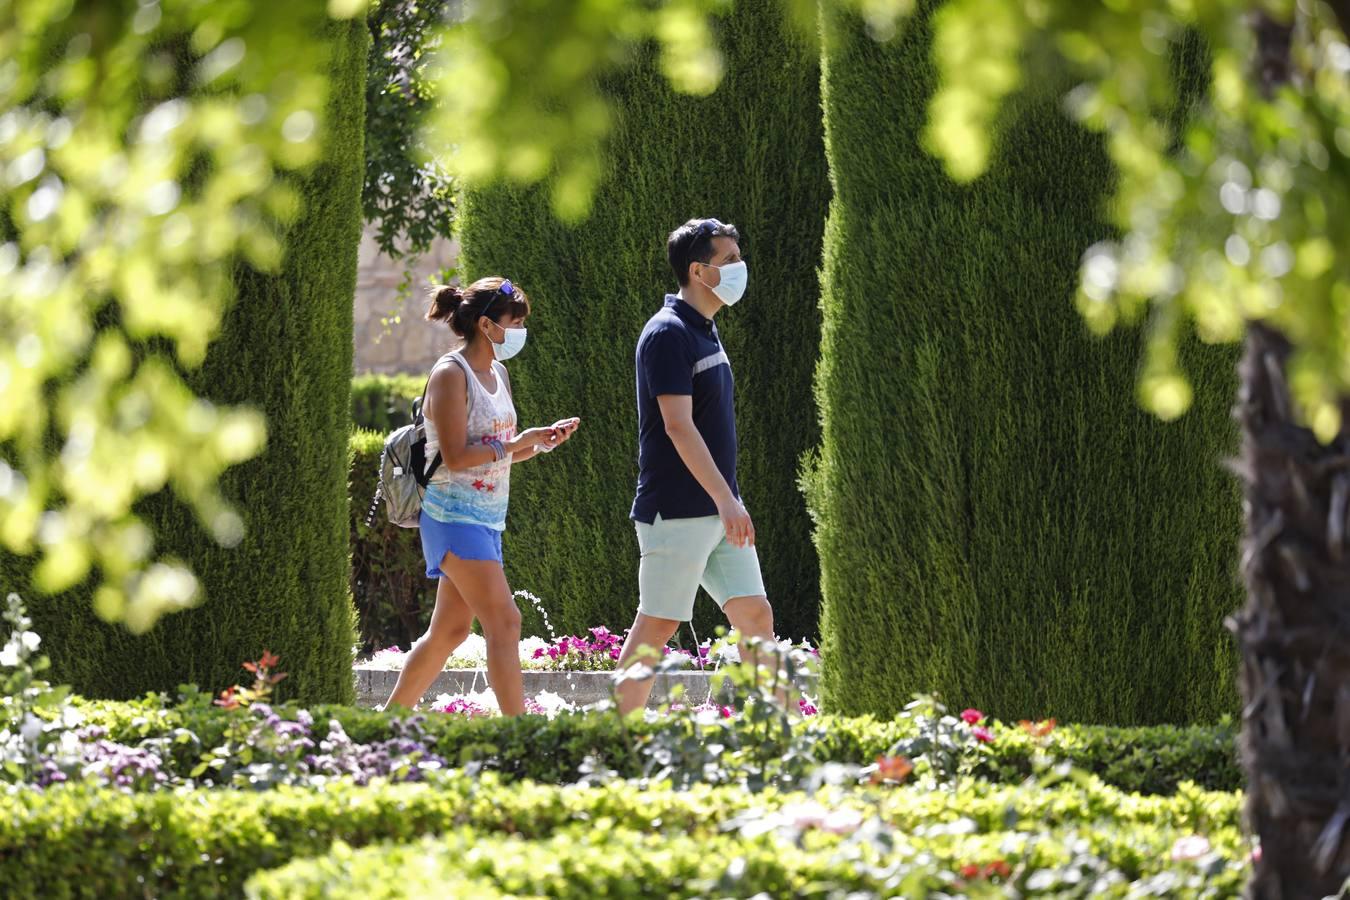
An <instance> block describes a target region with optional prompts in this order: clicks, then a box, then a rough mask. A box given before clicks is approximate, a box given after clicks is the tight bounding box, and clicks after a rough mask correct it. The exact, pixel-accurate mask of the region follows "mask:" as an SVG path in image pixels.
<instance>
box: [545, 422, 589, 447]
mask: <svg viewBox="0 0 1350 900" xmlns="http://www.w3.org/2000/svg"><path fill="white" fill-rule="evenodd" d="M580 426H581V419H579V418H577V417H576V416H573V417H572V418H570V419H559V420H558V421H557V422H554V423H553V424H552V425H551V426H550V427H549V431H550V432H552V433H553V435H554V438H555V440H554V441H553V443H552V444H551V445H546V446H548V447H549V449H550V450H551V449H553V447H557V446H558V445H559V444H565V443H567V441H568V440H569V439H570V438H571V437H572V435H574V434H576V433H577V428H579V427H580Z"/></svg>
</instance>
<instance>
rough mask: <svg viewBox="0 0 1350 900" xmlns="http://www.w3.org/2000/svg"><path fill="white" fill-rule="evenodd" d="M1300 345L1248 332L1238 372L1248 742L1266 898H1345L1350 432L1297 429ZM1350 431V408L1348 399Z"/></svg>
mask: <svg viewBox="0 0 1350 900" xmlns="http://www.w3.org/2000/svg"><path fill="white" fill-rule="evenodd" d="M1289 354H1290V345H1289V342H1288V340H1286V339H1285V337H1284V336H1283V335H1282V334H1280V333H1279V332H1278V331H1276V330H1274V329H1272V328H1270V327H1268V326H1265V325H1259V324H1256V325H1252V326H1251V327H1250V328H1249V330H1248V335H1247V347H1246V353H1245V355H1244V356H1243V359H1242V362H1241V364H1240V365H1239V377H1240V384H1239V389H1238V403H1237V406H1236V407H1235V409H1234V416H1235V417H1236V418H1237V420H1238V422H1239V423H1240V425H1241V429H1242V455H1241V459H1240V460H1239V461H1238V462H1237V463H1236V464H1235V468H1236V470H1237V471H1238V474H1239V476H1240V477H1241V478H1242V480H1243V482H1244V495H1245V498H1246V500H1245V503H1244V504H1243V505H1244V510H1245V514H1246V520H1247V521H1246V537H1245V538H1244V541H1243V552H1242V572H1243V577H1244V578H1245V580H1246V584H1247V603H1246V606H1245V607H1244V608H1243V609H1242V611H1241V612H1240V613H1239V614H1238V615H1237V616H1236V617H1235V618H1234V619H1233V620H1230V622H1229V626H1230V627H1231V628H1232V630H1233V631H1234V633H1235V634H1236V635H1237V640H1238V645H1239V649H1240V652H1241V656H1242V663H1241V676H1240V678H1241V685H1240V686H1241V690H1242V698H1243V703H1244V709H1243V714H1242V736H1241V741H1240V746H1241V753H1242V760H1243V765H1244V767H1245V768H1246V770H1247V777H1248V797H1247V820H1248V827H1249V828H1250V829H1251V830H1252V831H1253V832H1254V833H1255V834H1256V835H1258V836H1259V838H1260V840H1261V853H1260V856H1259V858H1258V861H1257V862H1256V866H1255V872H1254V875H1253V878H1252V881H1251V883H1250V884H1249V886H1248V896H1249V897H1252V898H1260V900H1306V898H1320V897H1325V896H1335V895H1337V894H1338V893H1339V892H1340V889H1341V885H1342V884H1343V883H1344V882H1345V881H1346V878H1347V877H1350V852H1348V848H1347V837H1350V828H1347V827H1346V826H1347V824H1350V546H1348V545H1347V540H1346V518H1347V516H1346V514H1347V504H1350V434H1348V433H1347V431H1346V430H1344V428H1343V429H1342V431H1341V433H1340V434H1338V435H1337V436H1336V439H1335V440H1334V441H1333V442H1332V443H1331V444H1330V445H1327V446H1324V445H1322V444H1321V443H1319V442H1318V441H1317V439H1316V438H1315V437H1314V436H1313V434H1312V432H1311V431H1309V430H1308V429H1307V428H1304V427H1303V426H1301V425H1299V424H1298V423H1297V422H1296V421H1295V419H1294V407H1293V404H1292V403H1291V400H1290V395H1289V386H1288V382H1287V380H1286V376H1285V372H1286V363H1287V361H1288V358H1289ZM1342 416H1343V421H1345V422H1350V404H1347V403H1344V402H1343V403H1342Z"/></svg>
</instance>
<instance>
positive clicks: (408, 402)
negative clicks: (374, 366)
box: [352, 374, 426, 435]
mask: <svg viewBox="0 0 1350 900" xmlns="http://www.w3.org/2000/svg"><path fill="white" fill-rule="evenodd" d="M425 384H426V376H425V375H374V374H366V375H357V376H356V377H355V378H353V379H352V427H353V428H357V429H362V428H364V429H367V430H369V431H375V432H379V433H380V434H381V435H386V434H388V433H389V432H391V431H393V430H394V429H396V428H402V427H403V426H404V425H407V424H408V423H409V422H410V421H412V401H413V400H414V399H416V398H418V397H420V396H422V387H423V386H424V385H425Z"/></svg>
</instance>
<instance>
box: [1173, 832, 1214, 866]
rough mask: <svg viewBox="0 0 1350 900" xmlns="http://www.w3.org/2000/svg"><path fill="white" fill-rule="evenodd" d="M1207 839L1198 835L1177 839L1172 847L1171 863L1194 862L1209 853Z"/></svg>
mask: <svg viewBox="0 0 1350 900" xmlns="http://www.w3.org/2000/svg"><path fill="white" fill-rule="evenodd" d="M1209 850H1210V844H1209V839H1208V838H1206V837H1205V836H1204V835H1200V834H1188V835H1186V836H1185V837H1180V838H1177V841H1176V843H1175V844H1173V845H1172V862H1194V861H1195V860H1197V859H1200V858H1202V857H1204V856H1206V855H1207V854H1208V853H1209Z"/></svg>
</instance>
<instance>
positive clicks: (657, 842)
mask: <svg viewBox="0 0 1350 900" xmlns="http://www.w3.org/2000/svg"><path fill="white" fill-rule="evenodd" d="M1226 799H1227V800H1228V801H1230V802H1229V803H1228V804H1227V805H1228V806H1229V807H1230V808H1231V814H1230V815H1229V817H1228V819H1227V821H1226V822H1222V823H1219V822H1213V821H1205V822H1204V823H1203V827H1204V828H1205V829H1206V831H1207V833H1208V838H1207V839H1208V841H1209V845H1210V847H1211V852H1212V853H1213V856H1211V857H1210V859H1209V860H1207V862H1206V864H1205V866H1204V867H1203V868H1202V867H1201V866H1198V865H1196V864H1195V863H1193V862H1189V861H1174V860H1172V859H1171V857H1170V851H1171V849H1172V847H1173V846H1174V845H1175V843H1176V841H1177V840H1178V839H1179V838H1181V837H1185V836H1188V835H1190V834H1191V829H1192V828H1194V827H1196V825H1198V824H1200V823H1196V824H1191V823H1187V825H1185V826H1183V827H1181V828H1170V827H1167V826H1165V825H1161V824H1158V823H1156V822H1148V823H1147V824H1144V823H1141V822H1138V821H1125V822H1121V821H1113V820H1105V821H1103V820H1101V819H1098V820H1092V821H1091V824H1090V825H1089V823H1088V822H1086V821H1085V822H1080V823H1075V824H1076V825H1077V826H1078V827H1074V825H1067V826H1064V827H1060V828H1056V829H1053V830H1051V829H1048V828H1047V829H1045V830H1040V829H1039V828H1038V829H1037V830H1038V831H1039V833H1037V834H1035V835H1034V836H1032V835H1031V834H1029V833H1028V832H1026V831H1021V830H1019V829H1018V828H1016V827H1015V826H1010V825H1008V824H1007V822H1006V820H1005V819H999V820H996V824H994V825H993V827H992V828H991V830H989V831H980V832H978V833H976V834H971V835H964V834H952V833H950V832H946V833H944V829H943V828H942V827H940V826H941V824H942V823H944V822H945V821H947V820H945V819H941V818H934V819H919V820H918V821H915V822H913V823H906V824H912V826H916V827H917V828H919V829H920V831H919V833H918V836H910V835H911V834H912V832H906V831H905V830H904V828H905V826H900V827H899V830H900V833H902V834H905V835H906V839H905V843H904V844H903V845H901V846H895V845H894V844H892V845H890V846H886V845H884V844H882V843H881V841H880V840H878V841H877V843H875V844H871V845H867V844H862V845H859V844H857V843H856V842H855V843H848V842H847V839H846V838H843V837H840V836H836V835H833V834H830V833H828V830H829V829H830V828H838V827H839V826H838V825H833V826H829V825H827V826H826V829H825V832H827V833H821V832H813V831H811V830H810V829H808V830H807V832H806V834H805V835H804V837H803V839H801V840H799V841H798V840H793V839H792V837H790V836H788V835H784V834H781V833H778V832H776V831H774V830H767V831H758V832H747V831H742V832H741V833H739V834H738V833H735V832H732V833H730V834H727V833H717V832H710V833H698V832H695V833H692V834H690V833H686V832H676V831H673V830H672V829H671V828H670V826H669V825H668V824H666V823H664V822H662V823H661V826H660V827H661V830H660V831H653V830H649V829H648V828H647V827H646V826H645V823H644V825H640V826H638V827H636V828H634V827H621V826H616V825H614V824H612V823H610V822H606V827H605V828H603V829H597V828H595V827H594V826H593V825H590V824H579V825H574V826H572V827H569V828H565V829H562V830H560V831H558V832H557V833H555V834H553V835H551V836H549V837H548V838H547V839H544V840H529V839H527V838H525V837H523V836H522V835H519V834H509V835H500V834H488V835H485V834H484V833H483V832H481V831H475V830H473V829H469V828H463V829H459V830H457V831H454V832H451V833H450V834H448V835H445V836H428V837H425V838H423V839H422V840H420V841H417V842H413V843H409V844H402V845H395V846H376V847H368V848H365V849H363V850H352V849H351V848H350V847H349V846H347V845H346V844H342V845H338V846H336V847H335V848H334V849H333V851H332V852H330V853H329V854H327V855H325V856H323V857H320V858H318V859H314V860H309V859H304V860H297V861H296V862H294V863H292V864H291V865H289V866H287V867H285V868H283V869H280V870H278V871H274V872H263V873H259V874H258V875H257V876H255V877H254V878H253V879H251V880H250V881H249V883H248V886H247V892H248V896H249V897H253V898H283V897H284V898H298V897H305V898H316V900H318V898H325V900H326V898H352V900H357V898H367V897H372V896H380V897H423V896H433V895H434V896H443V895H444V894H443V893H442V891H443V886H444V885H454V886H455V893H454V894H453V896H458V897H469V896H475V897H519V896H532V897H567V898H591V897H612V898H633V900H640V898H646V897H651V896H653V894H652V888H653V886H655V885H659V886H660V889H661V895H662V896H666V897H709V896H716V897H752V896H753V897H842V896H851V897H856V896H864V897H872V896H894V897H924V896H975V897H1002V896H1008V895H1010V894H1011V895H1015V896H1019V897H1027V896H1053V897H1064V896H1087V895H1091V896H1117V897H1125V896H1141V895H1143V896H1147V895H1158V894H1166V895H1170V896H1195V895H1203V896H1211V897H1222V896H1237V894H1238V892H1239V890H1240V888H1241V885H1242V882H1243V880H1244V869H1245V865H1244V857H1245V849H1244V847H1243V843H1242V840H1241V838H1240V836H1239V831H1238V828H1237V826H1236V819H1237V816H1236V807H1237V803H1236V801H1235V799H1234V798H1233V797H1232V795H1226ZM1001 812H1004V813H1006V812H1007V810H1006V808H1004V809H1003V810H1001ZM759 814H760V815H766V814H767V816H769V817H772V816H773V815H774V811H772V810H769V811H765V812H761V813H759ZM958 814H959V813H958ZM792 817H793V813H791V812H786V813H785V814H784V818H786V819H788V820H790V819H791V818H792ZM710 818H712V819H713V821H714V822H715V821H717V820H716V818H715V817H710ZM752 818H753V814H752ZM654 824H655V823H654ZM932 826H939V827H932ZM928 828H931V831H929V832H928V833H925V831H927V829H928ZM791 833H792V832H789V834H791ZM882 833H883V834H887V835H888V836H890V833H887V832H884V831H883V832H882ZM998 864H1002V865H1003V866H1006V869H1005V871H1006V872H1007V874H1006V875H997V876H993V875H986V874H983V873H981V874H979V875H975V874H973V873H971V872H970V871H968V870H969V869H970V868H971V867H974V868H975V869H976V870H984V871H988V867H990V866H991V865H993V866H997V865H998ZM1085 874H1087V875H1088V877H1089V879H1092V878H1094V877H1095V880H1089V881H1088V884H1089V885H1090V887H1088V886H1087V885H1085V884H1084V881H1085V880H1088V879H1085V878H1084V875H1085ZM995 879H997V880H995Z"/></svg>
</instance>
